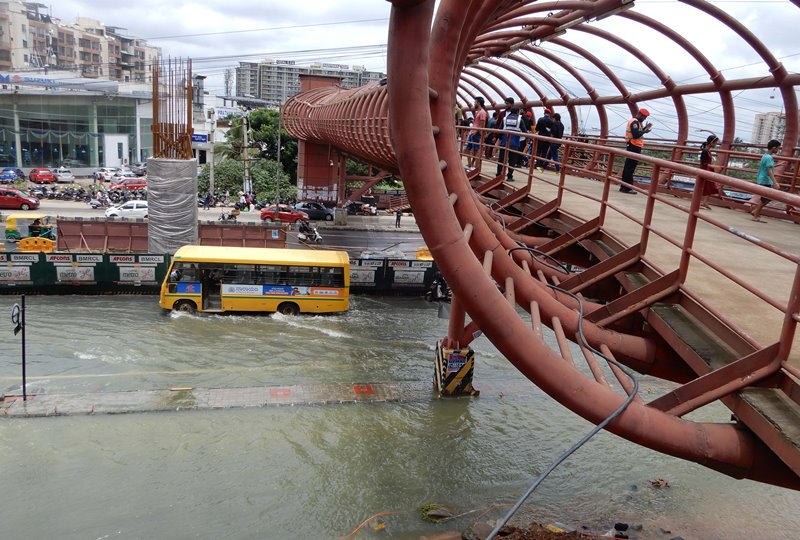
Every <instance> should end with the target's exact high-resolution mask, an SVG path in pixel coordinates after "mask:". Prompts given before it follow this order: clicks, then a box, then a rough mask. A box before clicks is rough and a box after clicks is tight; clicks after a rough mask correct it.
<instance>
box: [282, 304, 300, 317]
mask: <svg viewBox="0 0 800 540" xmlns="http://www.w3.org/2000/svg"><path fill="white" fill-rule="evenodd" d="M278 313H280V314H281V315H292V316H294V315H297V314H299V313H300V308H299V307H297V304H294V303H292V302H284V303H283V304H281V305H279V306H278Z"/></svg>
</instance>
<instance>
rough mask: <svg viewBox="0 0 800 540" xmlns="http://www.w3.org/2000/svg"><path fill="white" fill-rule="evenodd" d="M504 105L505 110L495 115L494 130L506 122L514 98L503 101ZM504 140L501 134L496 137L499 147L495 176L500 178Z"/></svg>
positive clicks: (504, 150) (503, 157) (504, 152)
mask: <svg viewBox="0 0 800 540" xmlns="http://www.w3.org/2000/svg"><path fill="white" fill-rule="evenodd" d="M505 103H506V108H505V109H503V110H502V111H500V114H498V115H497V122H496V123H495V127H496V129H503V126H504V125H505V121H506V115H507V114H508V112H509V111H510V110H511V107H513V106H514V98H512V97H507V98H506V99H505ZM505 140H506V138H505V137H504V135H503V134H502V133H501V134H499V136H498V137H497V141H498V144H499V146H500V149H499V154H498V156H497V176H500V175H501V174H503V165H504V163H503V161H504V160H505V155H506V149H505V146H504V145H505ZM500 141H503V142H500Z"/></svg>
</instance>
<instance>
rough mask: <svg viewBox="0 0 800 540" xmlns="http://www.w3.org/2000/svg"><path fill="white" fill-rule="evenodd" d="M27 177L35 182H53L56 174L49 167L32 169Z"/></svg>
mask: <svg viewBox="0 0 800 540" xmlns="http://www.w3.org/2000/svg"><path fill="white" fill-rule="evenodd" d="M28 178H29V179H30V181H31V182H35V183H37V184H53V183H55V181H56V175H54V174H53V171H51V170H50V169H44V168H42V169H33V170H32V171H31V172H30V174H29V175H28Z"/></svg>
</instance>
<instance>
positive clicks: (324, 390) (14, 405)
mask: <svg viewBox="0 0 800 540" xmlns="http://www.w3.org/2000/svg"><path fill="white" fill-rule="evenodd" d="M481 389H482V390H484V391H486V392H489V395H491V394H492V393H493V394H495V395H497V396H500V397H502V396H504V395H508V394H509V393H510V392H517V391H520V390H525V391H531V390H532V387H531V385H530V383H528V382H527V381H503V382H494V383H492V382H489V383H486V384H484V385H482V386H481ZM433 398H435V393H434V391H433V388H432V385H431V384H430V382H428V381H411V382H396V383H357V384H348V383H333V384H311V385H290V386H253V387H242V388H191V387H173V388H166V389H160V390H135V391H128V392H97V393H83V394H68V393H60V394H33V395H29V396H28V400H27V401H23V400H22V396H5V397H3V399H2V400H0V414H2V416H4V417H16V418H34V417H46V416H79V415H92V414H126V413H146V412H168V411H187V410H211V409H238V408H249V407H279V406H295V405H333V404H344V403H362V402H372V403H380V402H412V401H425V400H430V399H433Z"/></svg>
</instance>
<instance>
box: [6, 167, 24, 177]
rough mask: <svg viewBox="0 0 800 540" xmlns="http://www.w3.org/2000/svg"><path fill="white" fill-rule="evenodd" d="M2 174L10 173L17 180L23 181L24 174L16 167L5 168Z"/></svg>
mask: <svg viewBox="0 0 800 540" xmlns="http://www.w3.org/2000/svg"><path fill="white" fill-rule="evenodd" d="M3 172H12V173H14V174H16V175H17V180H25V173H24V172H22V169H20V168H18V167H5V168H4V169H3Z"/></svg>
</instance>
